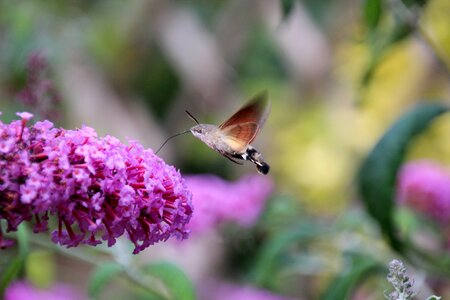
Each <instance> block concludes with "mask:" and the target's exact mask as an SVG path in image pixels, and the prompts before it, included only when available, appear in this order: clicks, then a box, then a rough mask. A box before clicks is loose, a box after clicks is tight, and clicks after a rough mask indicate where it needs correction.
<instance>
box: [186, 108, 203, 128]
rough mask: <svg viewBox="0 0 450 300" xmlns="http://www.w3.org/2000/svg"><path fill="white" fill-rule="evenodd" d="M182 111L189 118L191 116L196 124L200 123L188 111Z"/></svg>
mask: <svg viewBox="0 0 450 300" xmlns="http://www.w3.org/2000/svg"><path fill="white" fill-rule="evenodd" d="M184 112H185V113H186V114H187V115H188V116H189V118H191V119H192V120H194V122H195V123H197V125H200V123H199V122H198V120H197V119H196V118H195V117H194V116H193V115H192V114H191V113H190V112H189V111H187V110H185V111H184Z"/></svg>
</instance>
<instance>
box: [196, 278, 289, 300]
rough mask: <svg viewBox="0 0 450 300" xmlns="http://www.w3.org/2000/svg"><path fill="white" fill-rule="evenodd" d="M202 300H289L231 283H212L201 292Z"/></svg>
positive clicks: (254, 288) (261, 290) (265, 291)
mask: <svg viewBox="0 0 450 300" xmlns="http://www.w3.org/2000/svg"><path fill="white" fill-rule="evenodd" d="M200 299H204V300H228V299H233V300H288V299H290V298H287V297H284V296H280V295H277V294H274V293H272V292H269V291H267V290H263V289H258V288H256V287H252V286H241V285H236V284H231V283H223V282H220V283H210V284H208V286H207V287H206V288H205V289H204V290H203V291H201V295H200Z"/></svg>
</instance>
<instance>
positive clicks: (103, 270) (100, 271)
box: [88, 263, 123, 298]
mask: <svg viewBox="0 0 450 300" xmlns="http://www.w3.org/2000/svg"><path fill="white" fill-rule="evenodd" d="M122 271H123V268H122V266H121V265H119V264H117V263H105V264H102V265H100V266H99V267H97V269H96V270H95V271H94V274H92V276H91V278H90V280H89V286H88V294H89V296H90V297H92V298H97V297H98V296H99V295H100V293H101V292H102V290H103V289H104V288H105V286H106V284H108V282H110V281H111V280H112V279H113V278H114V277H116V276H117V275H119V274H120V273H121V272H122Z"/></svg>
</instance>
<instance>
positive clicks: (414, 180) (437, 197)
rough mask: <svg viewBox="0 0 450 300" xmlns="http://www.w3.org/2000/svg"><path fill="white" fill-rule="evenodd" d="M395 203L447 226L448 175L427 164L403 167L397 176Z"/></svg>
mask: <svg viewBox="0 0 450 300" xmlns="http://www.w3.org/2000/svg"><path fill="white" fill-rule="evenodd" d="M397 201H398V202H399V203H400V204H403V205H407V206H409V207H411V208H412V209H414V210H416V211H417V212H420V213H422V214H424V215H426V216H428V217H430V218H432V219H434V220H435V221H437V222H439V223H441V224H449V223H450V173H449V172H448V171H447V170H446V169H444V168H443V167H441V166H440V165H438V164H436V163H433V162H429V161H415V162H410V163H407V164H405V165H404V166H403V167H402V168H401V170H400V172H399V175H398V181H397Z"/></svg>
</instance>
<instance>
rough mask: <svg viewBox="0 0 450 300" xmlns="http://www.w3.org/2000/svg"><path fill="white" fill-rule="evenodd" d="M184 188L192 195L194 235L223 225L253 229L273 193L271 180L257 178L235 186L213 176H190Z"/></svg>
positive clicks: (249, 177)
mask: <svg viewBox="0 0 450 300" xmlns="http://www.w3.org/2000/svg"><path fill="white" fill-rule="evenodd" d="M186 184H187V186H188V188H189V190H190V191H192V195H193V198H192V201H193V205H194V207H195V214H194V215H193V217H192V220H191V222H190V224H189V228H191V229H192V230H193V231H194V232H202V231H206V230H208V229H210V228H214V227H215V226H217V225H218V224H220V223H224V222H235V223H237V224H239V225H241V226H247V227H248V226H251V225H253V224H254V223H255V222H256V221H257V218H258V217H259V215H260V213H261V211H262V210H263V208H264V205H265V203H266V201H267V199H268V198H269V196H270V195H271V193H272V191H273V182H272V180H271V179H270V178H269V177H266V176H260V175H251V176H245V177H244V178H242V179H240V180H238V181H236V182H229V181H226V180H223V179H221V178H219V177H217V176H213V175H192V176H187V177H186Z"/></svg>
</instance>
